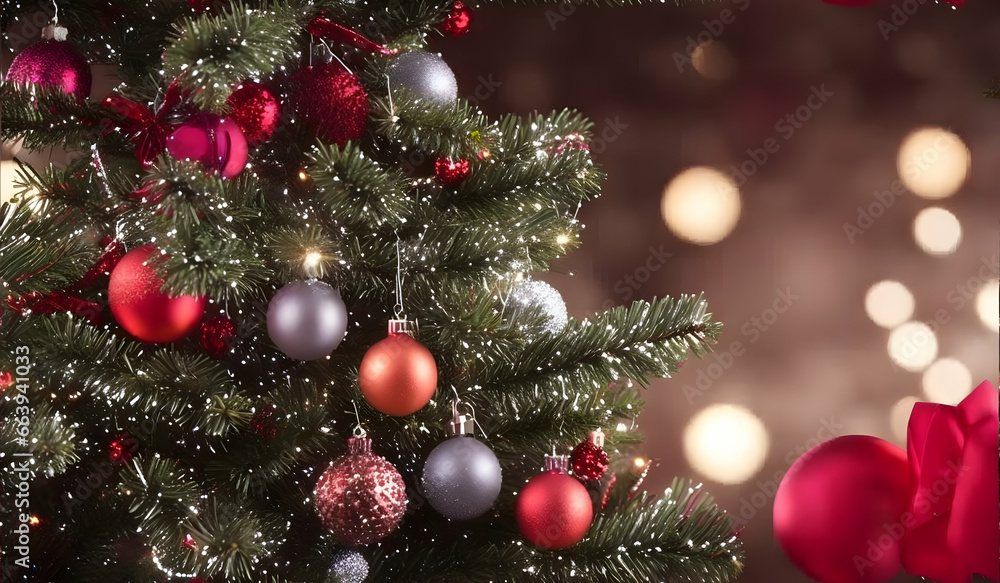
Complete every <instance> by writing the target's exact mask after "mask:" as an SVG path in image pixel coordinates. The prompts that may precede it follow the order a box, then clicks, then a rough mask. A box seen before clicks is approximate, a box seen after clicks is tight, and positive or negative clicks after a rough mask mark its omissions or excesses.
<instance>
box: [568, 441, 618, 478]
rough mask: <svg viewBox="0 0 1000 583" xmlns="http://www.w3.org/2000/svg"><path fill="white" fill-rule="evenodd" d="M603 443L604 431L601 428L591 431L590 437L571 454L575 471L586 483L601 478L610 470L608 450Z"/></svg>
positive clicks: (571, 462) (571, 461) (571, 463)
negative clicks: (605, 449)
mask: <svg viewBox="0 0 1000 583" xmlns="http://www.w3.org/2000/svg"><path fill="white" fill-rule="evenodd" d="M603 445H604V433H603V432H602V431H601V430H600V429H598V430H597V431H591V432H590V437H589V439H588V440H587V441H584V442H583V443H581V444H580V445H578V446H576V448H574V449H573V453H572V454H571V455H570V458H569V460H570V465H571V466H572V467H573V473H574V474H575V475H576V477H578V478H580V479H581V480H583V482H584V483H586V484H589V483H590V482H593V481H594V480H598V479H600V478H601V476H603V475H604V472H606V471H608V452H606V451H604V449H603V447H602V446H603Z"/></svg>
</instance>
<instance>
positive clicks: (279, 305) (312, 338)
mask: <svg viewBox="0 0 1000 583" xmlns="http://www.w3.org/2000/svg"><path fill="white" fill-rule="evenodd" d="M267 333H268V335H269V336H270V337H271V341H273V342H274V344H275V345H276V346H277V347H278V349H279V350H281V351H282V352H284V353H285V355H286V356H288V358H294V359H296V360H316V359H318V358H323V357H324V356H326V355H328V354H330V353H331V352H333V350H334V349H336V348H337V346H339V345H340V341H341V340H343V339H344V335H345V334H346V333H347V306H345V305H344V300H342V299H341V297H340V293H339V292H338V291H336V290H335V289H333V288H332V287H330V286H329V285H327V284H326V283H323V282H322V281H318V280H315V279H313V280H309V281H293V282H291V283H289V284H288V285H286V286H285V287H283V288H281V289H280V290H278V293H276V294H274V297H273V298H271V303H270V304H269V305H268V306H267Z"/></svg>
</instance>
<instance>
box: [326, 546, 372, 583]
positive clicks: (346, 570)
mask: <svg viewBox="0 0 1000 583" xmlns="http://www.w3.org/2000/svg"><path fill="white" fill-rule="evenodd" d="M366 577H368V561H366V560H365V557H364V555H362V554H361V553H359V552H358V551H352V550H350V549H343V550H340V551H337V554H335V555H333V561H332V562H331V563H330V577H329V578H328V581H329V582H330V583H362V582H363V581H364V580H365V578H366Z"/></svg>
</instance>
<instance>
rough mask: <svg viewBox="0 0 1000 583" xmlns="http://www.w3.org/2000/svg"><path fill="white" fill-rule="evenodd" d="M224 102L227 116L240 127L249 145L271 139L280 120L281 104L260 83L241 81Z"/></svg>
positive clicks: (255, 144)
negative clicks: (227, 112)
mask: <svg viewBox="0 0 1000 583" xmlns="http://www.w3.org/2000/svg"><path fill="white" fill-rule="evenodd" d="M226 103H227V104H229V109H230V111H229V118H230V119H232V120H233V121H234V122H236V125H238V126H239V127H240V130H242V131H243V136H244V137H245V138H246V139H247V142H248V143H249V144H250V145H251V146H257V145H260V144H263V143H264V142H266V141H268V140H269V139H271V136H272V135H274V130H276V129H277V128H278V124H279V123H280V122H281V104H280V103H278V99H277V98H276V97H275V96H274V95H273V94H272V93H271V92H270V91H268V90H267V88H265V87H264V86H263V85H261V84H260V83H254V82H253V81H246V82H243V83H241V84H240V85H239V86H238V87H237V88H236V90H235V91H233V92H232V93H231V94H230V95H229V98H228V99H226Z"/></svg>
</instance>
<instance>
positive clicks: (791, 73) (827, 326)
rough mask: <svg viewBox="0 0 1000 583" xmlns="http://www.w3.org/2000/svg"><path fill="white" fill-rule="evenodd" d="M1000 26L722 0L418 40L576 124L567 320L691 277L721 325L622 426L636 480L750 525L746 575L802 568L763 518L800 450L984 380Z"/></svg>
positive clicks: (470, 88)
mask: <svg viewBox="0 0 1000 583" xmlns="http://www.w3.org/2000/svg"><path fill="white" fill-rule="evenodd" d="M998 39H1000V4H998V3H996V2H989V1H986V0H972V1H971V2H970V3H969V4H968V5H966V6H964V7H962V8H960V9H957V10H956V9H953V8H952V7H951V6H950V5H947V4H939V3H935V2H933V1H930V0H925V1H923V2H921V1H920V0H909V1H903V0H896V1H892V0H887V1H885V2H882V3H879V4H876V5H874V6H871V7H867V8H840V7H836V6H831V5H827V4H824V3H822V2H820V1H819V0H780V1H769V2H762V1H760V0H721V1H719V2H709V3H704V4H702V3H692V4H690V5H686V6H683V7H680V8H678V7H674V6H665V5H655V6H641V7H630V8H622V9H601V8H591V7H584V6H577V5H576V3H569V4H563V5H556V6H548V7H546V6H541V7H530V8H529V7H508V8H505V9H498V8H494V7H484V8H480V9H478V10H477V11H476V20H475V21H474V22H473V25H472V32H471V33H469V34H468V35H466V36H464V37H461V38H459V39H451V38H442V39H440V40H439V41H436V42H434V43H433V44H432V46H433V48H434V49H436V50H438V51H440V52H441V53H442V54H443V55H444V57H445V60H446V61H448V63H449V64H450V65H451V66H452V68H453V69H454V70H455V73H456V74H457V75H458V78H459V88H460V91H459V94H460V95H463V96H466V97H467V98H470V99H475V100H477V101H478V102H479V104H480V106H481V107H482V109H483V110H484V111H486V112H487V113H488V114H489V115H492V116H498V115H502V114H504V113H508V112H515V113H518V114H527V113H530V112H532V111H535V110H540V111H543V112H547V111H550V110H552V109H561V108H563V107H572V108H577V109H580V110H582V111H583V112H584V113H585V114H586V115H587V116H588V117H590V118H591V119H592V120H593V121H594V123H595V140H594V142H593V143H592V144H591V151H592V152H593V154H594V158H595V159H596V160H597V161H598V162H600V163H601V164H602V165H603V166H604V168H605V169H606V171H607V172H608V180H607V182H606V183H605V187H604V193H603V195H602V197H601V198H599V199H598V200H596V201H594V202H592V203H590V204H587V205H584V207H583V208H582V209H581V211H580V214H579V217H580V219H581V221H582V222H583V223H584V224H585V225H586V229H585V230H584V232H583V237H582V246H581V247H580V248H579V249H578V250H576V251H574V252H573V253H572V254H571V255H569V256H568V257H565V258H564V259H562V260H560V261H559V262H558V263H557V264H556V265H555V266H554V268H553V272H552V273H550V274H546V275H543V276H542V278H543V279H546V280H547V281H549V282H550V283H552V284H553V285H554V286H556V287H557V288H558V289H559V290H560V291H561V292H562V294H563V297H564V298H565V299H566V302H567V304H568V305H569V309H570V314H571V315H573V316H576V317H586V316H588V315H591V314H593V313H594V312H595V311H600V310H603V309H605V308H606V307H608V306H611V305H616V304H624V303H628V302H630V301H632V300H634V299H637V298H647V299H648V298H652V297H654V296H663V295H678V294H682V293H697V292H701V291H704V292H705V295H706V297H707V299H708V303H709V308H710V310H711V312H712V313H713V314H714V316H715V318H716V319H717V320H719V321H721V322H723V323H724V324H725V329H724V332H723V335H722V338H721V340H720V342H719V344H718V346H717V347H716V351H717V352H716V354H715V355H709V356H708V357H706V358H705V359H703V360H700V361H699V360H697V359H692V360H689V361H688V362H687V363H686V364H685V365H684V367H683V369H682V371H681V373H680V374H678V375H676V376H675V377H674V378H672V379H668V380H663V381H657V382H655V383H653V385H652V387H651V388H650V389H649V390H648V391H646V392H645V397H646V400H647V407H646V410H645V412H644V413H643V414H642V415H641V416H640V417H639V419H638V420H637V423H636V429H637V430H639V431H643V432H644V433H645V435H646V443H645V446H644V450H643V451H641V452H638V453H639V455H640V456H641V459H642V461H647V460H648V462H649V463H651V464H652V466H653V467H652V468H651V469H650V472H649V475H648V477H647V479H646V482H645V484H646V486H647V487H648V489H649V490H651V491H657V490H663V489H664V488H666V487H667V486H668V485H669V481H670V479H671V478H672V477H673V476H675V475H684V476H690V477H695V478H698V479H700V480H702V481H703V482H704V484H705V489H706V490H707V491H709V492H710V493H712V494H714V495H715V497H716V498H717V500H718V502H719V503H720V504H721V505H722V506H723V507H724V508H726V509H727V510H728V511H729V512H730V513H731V514H734V515H735V516H737V518H738V520H740V521H742V522H743V523H744V524H745V525H746V528H745V530H744V531H743V534H742V538H743V540H744V542H745V544H746V547H747V557H748V558H747V564H746V573H745V575H744V576H743V577H742V578H741V579H740V581H741V582H743V583H774V582H775V581H780V582H782V583H799V582H803V583H804V582H806V581H809V579H808V578H807V577H806V576H805V575H802V574H801V573H800V572H798V571H797V570H796V569H795V568H794V567H793V566H792V565H791V564H790V563H789V562H788V560H787V559H786V558H785V557H784V555H783V554H782V553H781V550H780V549H779V548H778V546H777V544H776V543H775V542H774V539H773V532H772V526H771V513H772V501H773V493H774V487H775V486H776V484H777V482H778V481H780V477H781V476H782V475H783V474H784V473H785V472H786V471H787V470H788V468H789V467H790V466H791V463H792V462H793V461H794V460H795V459H796V458H797V457H798V456H799V455H800V454H801V453H803V452H804V451H805V450H806V449H808V448H810V447H812V446H814V445H816V444H817V443H819V442H820V441H824V440H827V439H830V438H832V437H835V436H838V435H847V434H866V435H875V436H878V437H881V438H884V439H888V440H890V441H893V442H894V443H897V444H899V445H901V446H905V428H906V421H907V419H908V417H909V412H910V408H911V407H912V405H913V403H914V402H915V401H916V400H929V401H937V402H946V403H957V402H958V401H959V400H960V399H961V398H962V397H964V396H965V395H966V394H967V393H968V392H969V390H971V388H972V387H973V386H974V385H977V384H979V383H981V382H982V381H983V380H985V379H990V380H991V381H992V382H996V379H997V368H998V362H997V356H998V350H1000V348H998V334H997V331H998V299H997V280H998V219H1000V197H998V194H1000V165H998V164H997V162H998V161H1000V101H998V100H991V99H986V98H984V97H983V95H982V93H983V89H984V88H985V87H987V86H989V85H991V84H992V83H993V82H994V81H995V80H996V79H998V78H1000V40H998ZM922 129H923V130H924V131H919V130H922ZM918 131H919V132H918ZM914 132H918V133H914ZM917 580H919V579H917V578H916V577H906V576H900V577H899V578H898V579H897V581H899V582H904V581H917Z"/></svg>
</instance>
